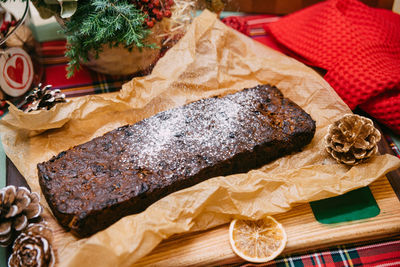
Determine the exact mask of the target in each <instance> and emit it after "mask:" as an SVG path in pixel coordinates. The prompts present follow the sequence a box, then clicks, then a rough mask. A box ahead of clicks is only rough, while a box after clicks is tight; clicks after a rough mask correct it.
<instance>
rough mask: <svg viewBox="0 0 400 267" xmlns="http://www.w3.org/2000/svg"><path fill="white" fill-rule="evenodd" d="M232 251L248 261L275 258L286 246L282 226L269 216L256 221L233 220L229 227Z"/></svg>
mask: <svg viewBox="0 0 400 267" xmlns="http://www.w3.org/2000/svg"><path fill="white" fill-rule="evenodd" d="M229 241H230V243H231V246H232V249H233V251H234V252H235V253H236V254H237V255H238V256H239V257H241V258H243V259H244V260H246V261H250V262H257V263H259V262H267V261H270V260H272V259H274V258H276V257H277V256H278V255H279V254H280V253H281V252H282V250H283V249H284V248H285V246H286V241H287V235H286V232H285V229H284V228H283V226H282V225H281V224H280V223H278V222H277V221H276V220H275V219H274V218H272V217H271V216H267V217H265V218H263V219H260V220H257V221H250V220H233V221H232V222H231V225H230V227H229Z"/></svg>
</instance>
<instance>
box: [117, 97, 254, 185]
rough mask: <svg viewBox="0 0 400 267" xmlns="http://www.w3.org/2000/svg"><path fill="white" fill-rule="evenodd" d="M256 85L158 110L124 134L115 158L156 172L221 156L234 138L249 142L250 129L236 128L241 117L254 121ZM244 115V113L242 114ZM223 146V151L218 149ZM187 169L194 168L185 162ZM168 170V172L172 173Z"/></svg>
mask: <svg viewBox="0 0 400 267" xmlns="http://www.w3.org/2000/svg"><path fill="white" fill-rule="evenodd" d="M257 92H258V91H257V90H249V91H247V92H246V93H243V92H239V93H237V94H235V95H234V97H233V95H228V96H226V97H221V98H218V97H215V98H208V99H203V100H199V101H197V102H194V103H191V104H188V105H185V106H183V107H179V108H175V109H172V110H168V111H165V112H162V113H159V114H157V115H155V116H153V117H150V118H148V119H145V120H143V121H141V122H139V123H138V124H135V125H133V126H131V127H129V128H128V129H126V131H129V138H126V139H124V144H123V145H124V146H125V153H123V155H122V157H121V158H120V163H121V164H122V166H124V165H125V166H124V167H127V168H129V166H136V167H137V168H140V169H146V170H150V171H151V172H160V171H163V169H168V170H171V169H172V170H174V169H180V168H181V166H184V165H188V164H185V163H187V160H188V159H189V160H190V159H192V160H195V159H196V158H201V159H202V161H206V162H207V161H220V160H224V159H225V158H229V157H231V156H232V155H234V154H235V153H237V151H236V150H235V147H236V144H238V143H242V144H243V143H245V142H246V143H248V144H249V145H251V143H254V141H253V142H252V140H248V138H249V134H248V133H246V132H243V131H241V129H242V128H243V127H244V126H243V125H242V124H241V122H242V121H246V122H247V123H252V124H253V125H246V128H249V127H253V128H255V127H257V124H259V123H260V121H259V120H257V119H254V120H248V118H249V117H256V116H257V115H256V113H254V111H255V109H256V105H257V103H258V102H257V100H259V98H260V96H259V93H257ZM245 118H246V119H245ZM222 148H224V151H225V154H223V155H221V153H219V152H220V150H221V149H222ZM181 171H185V172H186V173H188V174H191V173H192V172H195V171H196V170H195V169H192V168H189V169H186V170H181ZM172 175H173V173H170V175H166V178H168V176H172Z"/></svg>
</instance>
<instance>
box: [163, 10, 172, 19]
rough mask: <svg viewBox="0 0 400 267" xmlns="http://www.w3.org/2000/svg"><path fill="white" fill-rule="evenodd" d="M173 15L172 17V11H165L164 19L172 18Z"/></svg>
mask: <svg viewBox="0 0 400 267" xmlns="http://www.w3.org/2000/svg"><path fill="white" fill-rule="evenodd" d="M171 15H172V13H171V11H170V10H165V11H164V17H166V18H170V17H171Z"/></svg>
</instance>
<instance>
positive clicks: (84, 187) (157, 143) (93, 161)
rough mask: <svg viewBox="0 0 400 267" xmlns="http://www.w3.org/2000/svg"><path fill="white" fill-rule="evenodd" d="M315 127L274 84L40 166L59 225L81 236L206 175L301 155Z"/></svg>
mask: <svg viewBox="0 0 400 267" xmlns="http://www.w3.org/2000/svg"><path fill="white" fill-rule="evenodd" d="M314 132H315V122H314V120H313V119H312V118H311V117H310V115H308V114H307V113H306V112H305V111H303V110H302V109H301V108H300V107H299V106H298V105H296V104H295V103H294V102H292V101H291V100H289V99H287V98H284V97H283V95H282V93H281V92H280V91H279V90H278V89H277V88H276V87H271V86H269V85H259V86H256V87H254V88H248V89H244V90H242V91H240V92H237V93H234V94H229V95H226V96H223V97H212V98H207V99H202V100H199V101H196V102H193V103H190V104H187V105H184V106H182V107H178V108H174V109H170V110H167V111H164V112H160V113H158V114H156V115H154V116H152V117H150V118H147V119H144V120H142V121H140V122H138V123H136V124H134V125H126V126H123V127H120V128H118V129H115V130H113V131H111V132H108V133H106V134H104V135H103V136H101V137H97V138H94V139H93V140H91V141H89V142H87V143H84V144H81V145H78V146H75V147H73V148H71V149H69V150H67V151H64V152H61V153H60V154H58V155H57V156H55V157H53V158H51V159H50V160H49V161H47V162H43V163H40V164H38V166H37V167H38V174H39V182H40V186H41V189H42V191H43V194H44V196H45V197H46V200H47V202H48V204H49V206H50V208H51V209H52V211H53V214H54V215H55V217H56V218H57V219H58V221H59V223H60V224H61V225H62V226H64V227H65V228H67V229H69V230H71V231H72V232H73V233H74V234H76V235H77V236H80V237H85V236H88V235H91V234H93V233H95V232H97V231H99V230H102V229H104V228H106V227H108V226H109V225H111V224H112V223H114V222H115V221H117V220H118V219H120V218H121V217H123V216H126V215H129V214H134V213H138V212H141V211H143V210H145V209H146V208H147V207H148V206H149V205H150V204H152V203H154V202H155V201H157V200H159V199H160V198H162V197H164V196H166V195H168V194H170V193H172V192H175V191H177V190H180V189H183V188H186V187H189V186H192V185H195V184H197V183H199V182H202V181H204V180H206V179H208V178H211V177H215V176H221V175H229V174H233V173H242V172H247V171H249V170H250V169H254V168H258V167H260V166H262V165H264V164H266V163H268V162H270V161H272V160H274V159H276V158H278V157H281V156H284V155H287V154H290V153H292V152H296V151H299V150H300V149H301V148H302V147H304V146H305V145H307V144H308V143H309V142H310V141H311V139H312V138H313V136H314Z"/></svg>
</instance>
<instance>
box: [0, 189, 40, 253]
mask: <svg viewBox="0 0 400 267" xmlns="http://www.w3.org/2000/svg"><path fill="white" fill-rule="evenodd" d="M42 210H43V209H42V206H40V203H39V195H38V194H37V193H35V192H33V193H31V192H30V191H29V190H28V189H27V188H25V187H18V188H17V187H15V186H13V185H10V186H7V187H4V188H2V189H1V190H0V246H3V247H6V246H8V245H9V244H11V242H12V239H13V235H14V233H15V232H20V231H22V230H24V229H25V227H26V226H27V225H28V222H29V221H30V220H33V219H35V218H37V217H39V216H40V214H41V213H42Z"/></svg>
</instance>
